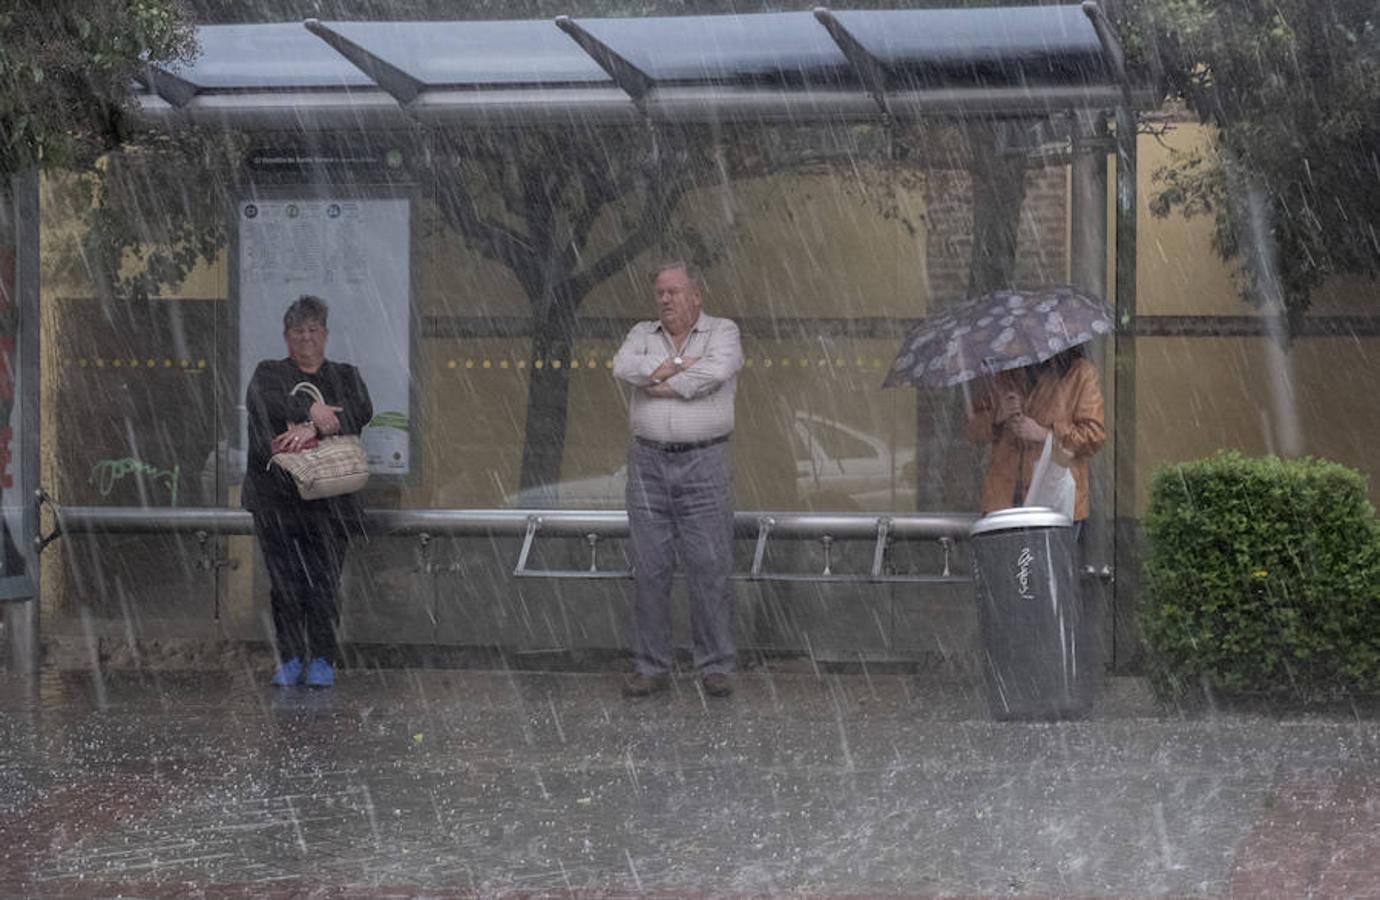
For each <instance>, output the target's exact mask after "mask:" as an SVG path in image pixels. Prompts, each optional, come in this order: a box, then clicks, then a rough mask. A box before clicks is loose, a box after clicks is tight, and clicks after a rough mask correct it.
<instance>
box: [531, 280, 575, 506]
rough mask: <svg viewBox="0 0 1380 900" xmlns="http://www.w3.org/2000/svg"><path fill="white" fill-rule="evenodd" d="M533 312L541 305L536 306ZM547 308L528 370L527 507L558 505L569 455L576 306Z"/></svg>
mask: <svg viewBox="0 0 1380 900" xmlns="http://www.w3.org/2000/svg"><path fill="white" fill-rule="evenodd" d="M534 308H540V306H537V305H534ZM548 308H549V309H550V312H549V313H548V314H546V315H541V314H539V313H538V314H537V315H535V316H534V317H533V322H532V327H533V335H532V365H531V367H530V368H529V370H528V371H529V373H530V374H529V375H528V381H527V422H526V425H525V426H524V431H523V434H524V439H523V443H522V472H521V475H520V481H519V485H520V487H521V488H522V489H523V490H524V491H527V492H528V493H527V494H525V495H524V497H525V498H526V499H525V501H524V503H523V505H524V506H526V507H528V508H550V507H554V506H556V505H557V501H558V500H559V498H560V492H559V487H558V485H559V483H560V480H561V460H562V458H563V457H564V455H565V420H566V404H567V399H568V397H569V395H570V358H571V351H572V349H573V347H574V343H575V309H574V305H573V304H569V303H561V302H553V303H552V304H551V305H550V306H549V307H548ZM556 363H559V365H556Z"/></svg>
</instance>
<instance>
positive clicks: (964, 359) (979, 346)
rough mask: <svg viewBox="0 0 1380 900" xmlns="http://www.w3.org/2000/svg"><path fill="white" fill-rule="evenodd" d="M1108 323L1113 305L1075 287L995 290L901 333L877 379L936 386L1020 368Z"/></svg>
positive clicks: (1103, 331)
mask: <svg viewBox="0 0 1380 900" xmlns="http://www.w3.org/2000/svg"><path fill="white" fill-rule="evenodd" d="M1112 323H1113V319H1112V310H1111V308H1110V307H1108V306H1107V304H1106V303H1105V302H1104V301H1102V300H1100V299H1098V298H1097V297H1095V296H1093V295H1092V294H1088V293H1085V292H1083V291H1080V290H1078V289H1077V288H1072V287H1068V286H1064V285H1060V286H1056V287H1048V288H1043V289H1040V290H1033V291H1018V290H1001V291H993V292H992V293H990V294H984V295H983V296H981V297H978V298H977V299H975V300H970V301H969V302H967V303H965V304H963V305H962V306H959V307H955V308H954V309H952V310H947V311H945V312H942V313H940V314H938V315H937V316H934V317H933V318H930V319H926V320H925V321H924V322H922V323H921V324H920V325H918V326H917V327H916V328H915V330H913V331H912V332H911V333H910V334H908V335H906V339H905V340H904V341H903V342H902V343H901V350H900V352H899V353H897V354H896V361H895V362H893V363H892V364H891V371H890V372H888V373H887V376H886V381H884V382H883V383H882V386H883V387H896V386H898V385H907V384H909V385H914V386H916V387H925V388H942V387H949V386H951V385H955V384H962V383H963V382H965V381H971V380H973V379H974V378H978V377H980V376H983V375H992V374H995V373H997V372H1004V371H1006V370H1007V369H1019V368H1021V367H1023V366H1029V365H1033V364H1035V363H1038V362H1044V361H1045V360H1047V359H1049V358H1050V357H1052V356H1055V355H1057V354H1059V353H1062V352H1063V351H1065V350H1067V349H1069V348H1070V347H1074V346H1077V345H1078V344H1086V343H1087V342H1088V341H1091V340H1092V339H1093V338H1095V337H1098V336H1099V335H1104V334H1110V333H1111V331H1112Z"/></svg>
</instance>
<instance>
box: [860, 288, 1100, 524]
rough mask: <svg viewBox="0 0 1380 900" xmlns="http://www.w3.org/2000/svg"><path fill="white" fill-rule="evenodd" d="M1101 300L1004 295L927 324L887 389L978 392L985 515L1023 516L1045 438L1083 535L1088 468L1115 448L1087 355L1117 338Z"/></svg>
mask: <svg viewBox="0 0 1380 900" xmlns="http://www.w3.org/2000/svg"><path fill="white" fill-rule="evenodd" d="M1112 328H1113V324H1112V316H1111V310H1110V309H1109V308H1108V307H1107V304H1106V303H1105V302H1103V301H1102V300H1101V299H1100V298H1097V297H1094V296H1092V295H1091V294H1088V293H1085V292H1083V291H1080V290H1078V289H1076V288H1073V287H1069V286H1067V285H1054V286H1050V287H1045V288H1042V289H1038V290H999V291H993V292H992V293H990V294H984V295H983V296H981V297H977V298H974V299H973V300H970V301H968V302H967V303H965V304H963V305H962V306H959V307H957V308H955V309H952V310H949V311H945V312H941V313H938V314H936V315H934V316H932V317H931V318H929V319H926V320H925V321H924V322H921V323H920V324H919V325H918V326H917V327H916V328H915V329H914V330H913V331H911V333H910V334H908V335H907V336H906V338H905V340H904V341H903V342H902V344H901V348H900V351H899V352H898V353H897V355H896V360H895V362H893V363H892V366H891V371H890V372H888V373H887V377H886V381H885V382H884V384H883V386H884V387H896V386H900V385H913V386H915V387H920V388H929V389H936V388H948V387H953V386H955V385H967V384H968V383H970V382H977V383H978V384H979V385H980V386H979V387H978V389H977V390H976V391H974V392H973V395H974V396H973V400H972V403H971V407H970V410H969V414H968V417H967V420H966V421H965V423H964V429H963V430H964V435H965V436H966V437H967V438H968V440H970V441H972V442H973V443H976V444H982V445H991V448H992V455H991V460H990V461H989V463H988V466H987V474H986V476H985V478H984V480H983V485H982V512H983V515H986V514H987V513H990V512H994V511H996V510H999V509H1007V508H1009V507H1013V506H1021V505H1023V504H1024V502H1025V495H1026V491H1027V489H1028V488H1029V487H1030V481H1031V476H1032V475H1033V473H1034V470H1035V464H1036V462H1037V461H1038V460H1039V459H1040V456H1041V453H1042V452H1043V449H1044V446H1043V445H1044V442H1045V439H1046V438H1047V437H1051V436H1052V437H1053V446H1052V448H1051V450H1052V456H1053V457H1054V458H1055V460H1056V461H1057V462H1059V463H1061V464H1064V465H1067V466H1069V467H1070V468H1071V469H1072V472H1073V479H1074V486H1075V497H1074V509H1073V521H1074V525H1075V528H1077V527H1078V525H1079V523H1081V522H1082V521H1083V520H1084V519H1086V518H1087V517H1088V460H1089V458H1091V457H1092V456H1093V454H1095V453H1097V451H1098V450H1100V449H1101V448H1102V445H1103V443H1105V442H1106V439H1107V430H1106V425H1105V421H1104V407H1103V401H1102V390H1101V388H1100V387H1099V386H1098V383H1099V377H1098V373H1097V368H1096V367H1095V366H1093V364H1092V363H1091V362H1089V361H1088V360H1087V359H1086V358H1085V357H1084V354H1083V345H1084V344H1086V343H1088V342H1089V341H1091V340H1093V339H1094V338H1097V337H1100V336H1102V335H1107V334H1110V333H1111V332H1112Z"/></svg>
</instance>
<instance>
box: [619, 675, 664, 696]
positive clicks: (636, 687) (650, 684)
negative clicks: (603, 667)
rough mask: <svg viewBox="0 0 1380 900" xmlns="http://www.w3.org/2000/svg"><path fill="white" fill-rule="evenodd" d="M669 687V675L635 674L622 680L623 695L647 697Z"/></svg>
mask: <svg viewBox="0 0 1380 900" xmlns="http://www.w3.org/2000/svg"><path fill="white" fill-rule="evenodd" d="M670 687H671V676H669V675H642V674H640V673H639V674H637V675H634V676H633V677H631V678H629V679H628V680H627V681H625V682H623V696H624V697H649V696H651V695H652V694H659V693H661V692H662V691H664V690H667V689H668V688H670Z"/></svg>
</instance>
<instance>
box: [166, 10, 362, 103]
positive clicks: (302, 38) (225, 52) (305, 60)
mask: <svg viewBox="0 0 1380 900" xmlns="http://www.w3.org/2000/svg"><path fill="white" fill-rule="evenodd" d="M196 39H197V44H198V47H199V50H200V52H199V53H198V54H197V56H196V58H195V59H193V60H192V61H190V62H188V63H184V64H180V65H176V66H169V67H168V71H169V72H171V73H172V74H174V75H176V76H177V77H178V78H181V79H183V80H184V81H187V82H190V83H191V84H193V85H195V86H196V87H197V88H198V89H199V90H209V91H238V90H287V89H294V90H297V89H304V88H306V89H324V88H342V89H347V88H373V87H374V86H375V85H374V81H373V79H371V78H370V77H369V76H368V75H366V74H364V73H363V72H362V71H360V70H359V69H358V68H356V67H355V66H353V65H351V64H350V62H349V61H348V60H346V59H345V57H343V56H341V55H340V54H339V53H337V52H336V51H335V50H333V49H332V48H331V47H329V46H328V45H327V44H326V43H325V42H323V41H322V40H321V39H320V38H318V37H316V36H315V35H313V34H312V33H311V32H309V31H307V30H306V29H305V28H303V27H302V23H300V22H283V23H271V24H264V25H203V26H201V27H200V28H198V29H197V32H196Z"/></svg>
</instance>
